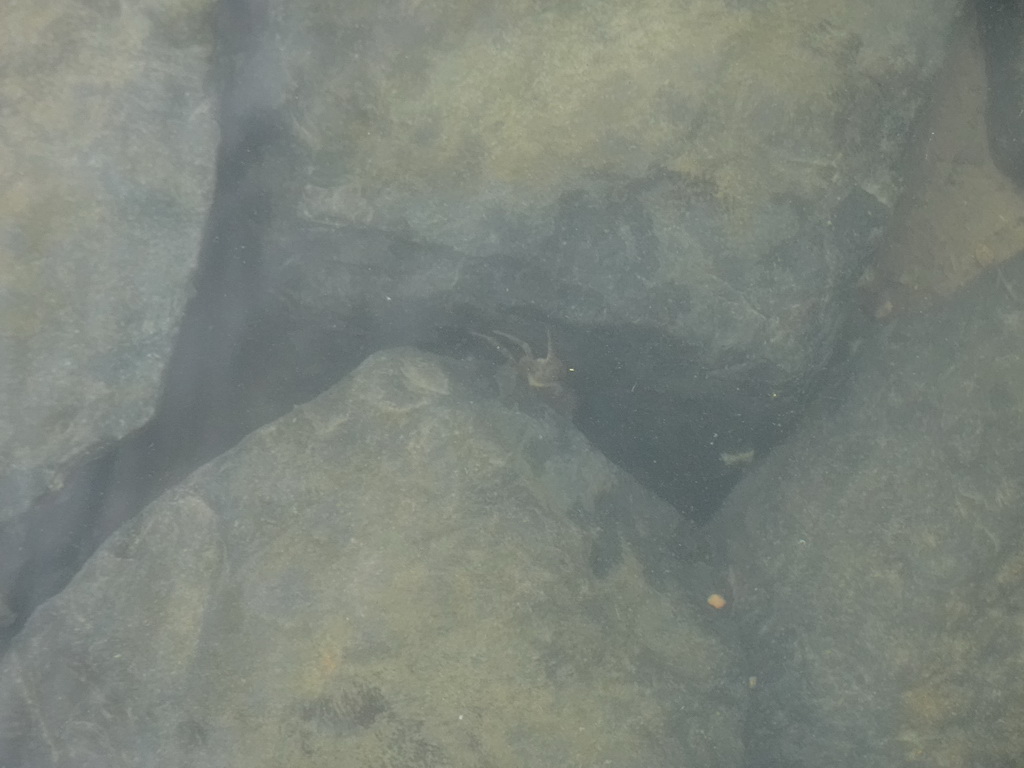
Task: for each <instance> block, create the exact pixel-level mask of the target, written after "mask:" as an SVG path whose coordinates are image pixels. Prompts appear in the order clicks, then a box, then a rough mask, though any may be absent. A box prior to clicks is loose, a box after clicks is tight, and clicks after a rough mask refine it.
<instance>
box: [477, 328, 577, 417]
mask: <svg viewBox="0 0 1024 768" xmlns="http://www.w3.org/2000/svg"><path fill="white" fill-rule="evenodd" d="M470 333H471V334H473V335H474V336H476V337H477V338H480V339H483V340H484V341H486V342H487V343H488V344H491V345H492V346H493V347H494V348H495V349H497V350H498V351H499V352H501V354H503V355H504V356H505V357H506V358H507V359H508V361H509V362H511V363H512V365H513V366H515V369H516V372H517V374H518V375H519V376H522V378H523V380H525V381H526V383H527V384H528V385H529V387H530V388H531V389H535V390H538V392H539V394H541V395H543V396H544V397H545V398H547V399H548V400H549V401H551V403H552V404H553V405H556V406H558V407H560V408H564V409H567V410H568V411H569V412H572V410H573V407H574V405H575V402H574V401H575V398H574V397H573V394H572V390H570V389H569V387H568V386H567V385H566V383H565V378H566V376H567V375H568V373H569V371H570V370H571V369H570V368H569V367H568V366H567V365H566V364H565V363H563V362H562V361H561V360H559V359H558V356H557V355H555V349H554V344H553V343H552V340H551V329H550V328H549V329H548V351H547V354H546V355H545V356H544V357H536V356H535V355H534V354H533V350H532V349H531V348H530V345H529V344H528V343H527V342H525V341H523V340H522V339H520V338H519V337H517V336H513V335H512V334H511V333H505V332H504V331H491V333H493V334H494V335H493V336H489V335H487V334H486V333H477V332H476V331H470ZM495 337H500V338H495ZM502 340H503V341H502ZM509 344H513V345H515V346H516V347H518V350H519V353H520V354H518V355H517V354H516V353H515V352H514V351H512V350H510V349H509V348H508V345H509Z"/></svg>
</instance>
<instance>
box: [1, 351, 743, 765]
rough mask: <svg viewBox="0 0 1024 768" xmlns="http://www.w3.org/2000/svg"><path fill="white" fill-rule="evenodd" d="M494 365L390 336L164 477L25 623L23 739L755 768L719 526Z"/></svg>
mask: <svg viewBox="0 0 1024 768" xmlns="http://www.w3.org/2000/svg"><path fill="white" fill-rule="evenodd" d="M492 390H493V380H492V379H490V378H489V377H488V376H484V375H482V374H481V369H479V368H478V367H476V366H472V367H468V366H465V365H461V364H454V363H451V362H445V361H444V360H443V359H441V358H436V357H433V356H430V355H426V354H424V353H421V352H415V351H410V350H398V351H388V352H383V353H379V354H377V355H374V356H373V357H371V358H369V359H368V360H367V361H366V362H365V363H364V364H363V365H362V366H360V368H359V369H358V370H357V371H356V372H355V373H354V374H353V375H352V377H351V378H349V379H348V380H346V381H344V382H343V383H342V384H340V385H339V386H337V387H335V388H334V389H332V390H329V391H328V392H326V393H324V394H323V395H321V396H320V397H318V398H317V399H316V400H314V401H312V402H310V403H308V404H306V405H303V406H301V407H299V408H296V409H295V410H294V411H293V412H291V413H290V414H289V415H287V416H285V417H283V418H281V419H279V420H278V421H276V422H274V423H272V424H270V425H268V426H266V427H265V428H263V429H261V430H259V431H258V432H256V433H254V434H253V435H251V436H249V437H248V438H246V440H244V441H243V442H242V443H241V444H240V445H239V446H237V447H236V448H235V449H233V450H232V451H230V452H229V453H227V454H225V455H224V456H222V457H220V458H218V459H216V460H215V461H213V462H212V463H210V464H208V465H206V466H205V467H203V468H201V469H200V470H198V471H197V472H196V473H195V474H194V475H192V476H191V477H190V478H189V479H188V480H187V481H186V482H184V483H183V484H182V485H180V486H179V487H176V488H174V489H172V490H170V491H168V492H166V493H165V494H164V495H163V496H162V497H161V498H159V499H158V500H157V501H155V502H154V503H153V504H152V505H150V506H149V507H148V508H147V510H146V511H145V512H143V514H141V515H140V516H139V517H137V518H136V519H133V520H132V521H130V522H129V523H127V524H126V525H125V526H124V527H123V528H122V529H121V530H119V531H118V533H116V534H115V535H114V536H113V537H112V538H111V539H109V540H108V541H107V542H106V543H105V544H104V545H103V546H102V547H101V548H100V550H99V551H98V552H97V553H96V554H95V555H94V556H93V558H92V559H91V560H90V561H89V562H88V563H87V564H86V566H85V568H84V569H83V570H82V571H81V572H80V573H79V575H78V576H77V577H76V578H75V579H74V581H73V582H72V583H71V584H70V585H69V586H68V587H67V588H66V589H65V590H64V591H63V592H62V593H61V594H59V595H57V596H56V597H54V598H53V599H51V600H50V601H48V602H47V603H45V604H44V605H43V606H41V607H40V608H39V609H38V610H37V611H36V613H35V614H34V615H33V616H32V618H31V619H30V620H29V622H28V624H27V625H26V627H25V629H24V630H23V631H22V633H21V634H20V635H19V636H18V638H17V639H16V640H15V643H14V645H13V647H12V649H11V651H10V652H9V654H8V655H7V657H6V658H5V660H4V663H3V666H2V667H0V721H2V722H3V723H4V724H5V726H4V728H3V729H2V730H0V755H4V756H5V758H7V759H8V760H9V761H10V762H11V764H17V765H33V766H40V767H41V766H68V767H69V768H70V767H71V766H74V768H82V767H83V766H93V765H95V766H100V765H103V766H109V765H113V764H117V763H118V761H127V762H128V763H130V764H140V763H142V762H145V763H146V764H147V765H151V766H180V765H216V766H225V767H226V766H281V765H292V766H297V765H310V766H312V765H332V766H351V768H370V767H373V766H391V767H392V768H399V767H406V766H407V767H409V768H412V767H413V766H467V767H468V766H480V765H516V766H520V765H521V766H527V765H528V766H537V767H541V766H550V767H551V768H555V767H556V766H557V767H558V768H562V767H564V766H566V765H611V764H613V765H616V766H629V767H632V768H658V767H659V766H660V767H663V768H669V767H670V766H671V767H672V768H678V766H694V767H695V768H698V767H699V768H707V767H708V766H721V767H722V768H737V767H738V766H739V764H740V760H741V757H742V749H741V742H740V738H739V732H740V725H741V720H742V713H743V707H744V704H745V695H746V681H745V678H743V679H741V674H742V670H740V668H739V667H738V665H737V664H736V659H735V657H734V656H733V655H732V653H731V652H730V651H729V649H728V648H727V647H726V646H725V645H723V643H722V641H721V640H720V639H718V638H717V637H716V636H715V634H713V633H712V632H711V630H710V627H709V623H708V617H709V614H713V613H714V612H713V611H712V609H711V608H709V607H708V606H707V605H706V604H705V603H704V597H705V596H706V595H705V593H703V592H698V589H697V585H696V582H695V581H694V577H693V576H692V575H691V570H692V569H693V567H694V566H695V558H696V556H697V554H698V550H699V547H698V540H697V536H696V534H695V532H694V530H693V529H692V528H691V527H690V526H689V525H688V524H686V523H685V521H684V520H683V519H682V518H681V517H680V516H679V515H678V514H677V513H676V512H675V511H674V510H672V509H671V508H669V507H667V506H666V505H664V504H662V503H661V502H659V501H658V500H657V499H655V498H654V497H652V496H651V495H650V494H649V493H647V492H645V491H644V490H642V489H641V488H640V487H639V486H638V485H636V484H635V483H634V482H633V481H632V480H631V479H630V478H629V477H628V476H626V475H624V473H622V472H621V471H619V470H617V469H616V468H615V467H614V466H612V465H611V464H610V463H609V462H608V461H607V460H606V459H604V458H603V457H602V456H600V455H599V454H597V453H596V452H594V451H593V450H592V449H591V448H590V447H589V446H588V444H587V443H586V441H585V440H584V439H583V438H582V437H581V436H580V435H579V433H577V432H576V431H575V429H574V428H572V426H571V425H570V424H569V423H568V422H567V420H565V419H564V418H563V417H561V416H559V415H557V414H555V413H553V412H552V411H550V410H548V408H547V406H546V405H544V404H543V403H541V402H537V403H535V404H534V405H535V406H536V408H535V409H533V414H532V415H530V414H527V413H524V412H523V410H522V409H520V408H517V407H512V406H511V405H509V404H505V403H504V402H503V401H500V400H497V399H495V396H494V394H493V392H492ZM528 410H530V409H529V408H528Z"/></svg>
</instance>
